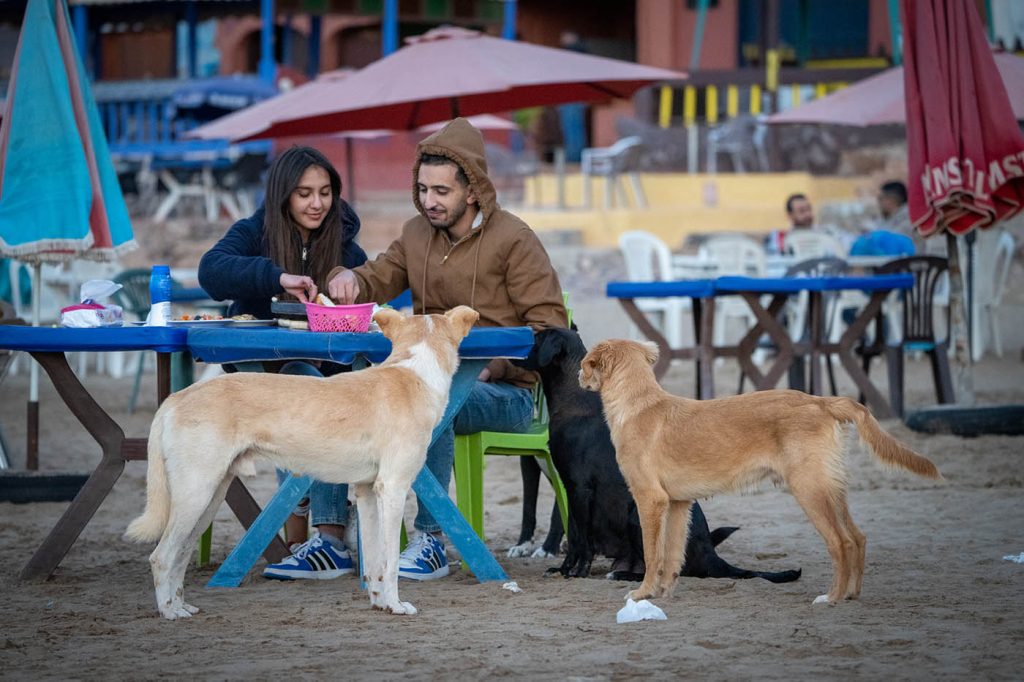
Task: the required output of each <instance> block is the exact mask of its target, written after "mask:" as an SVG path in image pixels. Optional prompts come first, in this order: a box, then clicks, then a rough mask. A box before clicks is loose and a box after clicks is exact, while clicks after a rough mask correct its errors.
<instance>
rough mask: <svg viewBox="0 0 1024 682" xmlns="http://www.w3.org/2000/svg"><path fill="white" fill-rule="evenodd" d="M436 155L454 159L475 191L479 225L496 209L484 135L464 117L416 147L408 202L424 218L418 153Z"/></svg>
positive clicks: (496, 201) (496, 203)
mask: <svg viewBox="0 0 1024 682" xmlns="http://www.w3.org/2000/svg"><path fill="white" fill-rule="evenodd" d="M421 154H436V155H438V156H444V157H445V158H448V159H451V160H452V161H454V162H455V163H456V164H458V166H459V167H460V168H462V170H463V171H465V173H466V177H467V178H469V184H470V186H471V187H472V188H473V192H474V193H475V194H476V198H477V202H478V203H479V206H480V211H481V212H482V213H483V216H484V221H483V225H486V224H487V220H488V219H489V218H490V217H491V215H492V214H493V213H494V211H495V210H497V208H498V194H497V192H496V191H495V190H494V183H492V182H491V179H490V178H489V177H488V176H487V157H486V155H485V153H484V138H483V135H481V134H480V131H479V130H477V129H476V128H474V127H473V124H472V123H470V122H469V121H467V120H466V119H464V118H456V119H454V120H453V121H452V122H451V123H449V124H448V125H446V126H445V127H444V128H441V129H440V130H438V131H437V132H436V133H434V134H433V135H431V136H429V137H427V138H426V139H425V140H423V141H422V142H420V143H419V145H418V146H417V147H416V163H415V164H414V165H413V167H412V203H413V204H415V205H416V210H418V211H419V212H420V215H422V216H424V217H426V213H424V211H423V206H422V205H421V204H420V195H419V192H418V191H417V190H416V182H417V180H418V178H419V172H420V155H421Z"/></svg>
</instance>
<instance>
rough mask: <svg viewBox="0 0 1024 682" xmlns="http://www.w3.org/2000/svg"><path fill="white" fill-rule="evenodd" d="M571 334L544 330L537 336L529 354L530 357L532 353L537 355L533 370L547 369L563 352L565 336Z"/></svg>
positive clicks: (565, 331) (563, 331)
mask: <svg viewBox="0 0 1024 682" xmlns="http://www.w3.org/2000/svg"><path fill="white" fill-rule="evenodd" d="M571 333H572V332H570V331H568V330H567V329H545V330H544V331H542V332H540V333H539V334H537V343H536V344H535V345H534V347H533V352H531V353H530V355H531V356H532V355H533V353H534V352H535V353H536V354H537V358H536V362H537V367H536V368H535V369H540V368H541V367H547V366H548V365H550V364H551V363H553V362H554V361H555V358H557V357H558V356H559V355H561V354H562V352H564V351H565V335H566V334H571Z"/></svg>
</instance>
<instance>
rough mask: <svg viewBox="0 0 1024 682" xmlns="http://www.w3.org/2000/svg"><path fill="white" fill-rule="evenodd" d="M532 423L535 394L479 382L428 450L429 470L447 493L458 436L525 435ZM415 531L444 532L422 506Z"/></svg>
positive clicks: (509, 386) (524, 389)
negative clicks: (503, 433)
mask: <svg viewBox="0 0 1024 682" xmlns="http://www.w3.org/2000/svg"><path fill="white" fill-rule="evenodd" d="M532 421H533V392H532V391H531V390H530V389H528V388H519V387H517V386H513V385H512V384H506V383H502V382H495V383H487V382H483V381H478V382H476V385H475V386H474V387H473V389H472V390H471V391H470V394H469V398H467V399H466V402H465V403H464V404H463V405H462V409H460V410H459V411H458V413H457V414H456V415H455V419H453V420H452V424H450V425H449V426H448V428H447V429H446V430H445V431H444V432H443V433H441V434H440V435H439V436H438V437H437V440H436V441H434V444H433V445H432V446H430V449H429V450H427V468H428V469H430V473H432V474H434V477H435V478H436V479H437V482H438V483H440V484H441V487H442V488H443V489H444V490H448V484H449V483H450V482H451V478H452V465H453V463H454V462H455V434H459V435H464V434H469V433H477V432H478V431H505V432H508V433H522V432H524V431H526V430H527V429H528V428H530V424H531V422H532ZM415 526H416V529H417V530H419V531H422V532H425V533H435V532H437V531H439V530H441V526H440V525H438V523H437V521H435V520H434V517H433V516H431V514H430V512H429V511H427V508H426V507H425V506H422V505H420V507H419V510H418V513H417V514H416V521H415Z"/></svg>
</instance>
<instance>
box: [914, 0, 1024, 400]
mask: <svg viewBox="0 0 1024 682" xmlns="http://www.w3.org/2000/svg"><path fill="white" fill-rule="evenodd" d="M901 14H902V19H903V25H904V27H905V30H904V62H905V64H906V69H905V72H904V75H905V89H906V121H907V162H908V166H909V177H910V179H911V181H910V182H909V183H908V184H909V187H908V195H909V197H908V206H909V210H910V219H911V221H912V222H913V223H914V225H915V226H916V227H917V229H918V230H919V231H920V232H921V234H923V235H926V236H927V235H931V234H936V233H939V232H942V231H946V233H947V235H948V237H947V238H948V240H949V248H948V254H949V266H950V267H949V273H950V311H951V314H952V322H951V331H952V332H953V336H954V339H953V343H954V348H955V362H954V366H955V367H956V374H957V377H956V378H957V383H958V384H960V385H959V386H958V387H957V390H958V393H964V395H963V398H962V401H963V402H968V403H969V402H973V387H972V386H971V377H970V373H969V371H968V368H969V365H970V354H969V352H968V347H967V335H966V334H965V333H964V330H965V329H966V325H965V324H964V314H963V276H962V273H961V270H960V264H959V262H958V260H959V259H958V255H957V254H958V250H957V248H956V241H955V235H957V234H965V233H967V232H970V231H971V230H972V229H974V228H976V227H977V228H985V227H990V226H992V225H993V224H995V223H996V222H997V221H999V220H1002V219H1003V218H1007V217H1009V216H1011V215H1013V214H1015V213H1016V212H1017V211H1019V210H1020V209H1021V207H1022V205H1024V204H1022V202H1024V137H1022V135H1021V133H1020V129H1019V128H1018V126H1017V120H1016V117H1015V115H1014V112H1013V108H1012V107H1011V105H1010V98H1009V97H1008V95H1007V92H1006V88H1005V87H1004V85H1003V81H1002V79H1000V77H999V71H998V69H997V68H996V62H995V60H994V59H993V56H992V51H991V49H990V47H989V45H988V43H987V41H986V37H985V31H984V28H983V27H982V24H981V18H980V17H979V16H978V12H977V7H976V5H975V3H970V2H964V0H905V2H903V3H901ZM957 397H958V400H961V396H960V395H958V396H957Z"/></svg>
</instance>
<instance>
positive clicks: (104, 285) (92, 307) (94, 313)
mask: <svg viewBox="0 0 1024 682" xmlns="http://www.w3.org/2000/svg"><path fill="white" fill-rule="evenodd" d="M120 288H121V285H120V284H118V283H116V282H112V281H110V280H109V279H90V280H89V281H88V282H84V283H83V284H82V288H81V291H80V297H79V299H78V300H79V301H81V303H79V304H77V305H71V306H67V307H66V308H62V309H61V311H60V323H61V326H63V327H74V328H89V327H120V326H121V325H122V324H123V323H124V317H123V311H122V310H121V306H119V305H114V304H113V303H111V304H109V305H104V304H102V303H100V301H101V300H103V299H105V298H108V297H110V296H111V295H113V294H114V293H115V292H116V291H118V290H119V289H120Z"/></svg>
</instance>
